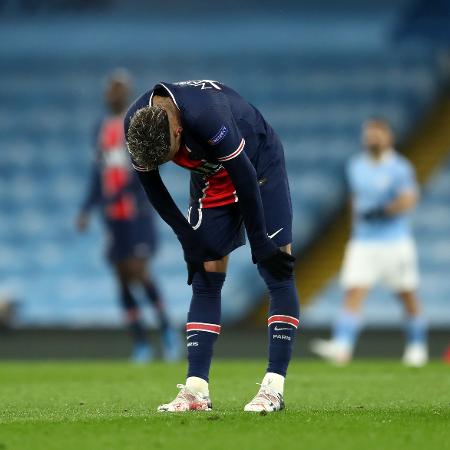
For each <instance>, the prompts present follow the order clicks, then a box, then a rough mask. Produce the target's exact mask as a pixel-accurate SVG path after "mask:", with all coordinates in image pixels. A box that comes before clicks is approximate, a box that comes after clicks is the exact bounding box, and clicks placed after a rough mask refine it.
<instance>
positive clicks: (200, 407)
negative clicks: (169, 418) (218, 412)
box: [157, 384, 212, 412]
mask: <svg viewBox="0 0 450 450" xmlns="http://www.w3.org/2000/svg"><path fill="white" fill-rule="evenodd" d="M177 388H178V389H180V392H178V395H177V396H176V397H175V399H174V400H172V401H171V402H170V403H166V404H164V405H159V406H158V409H157V411H159V412H186V411H211V410H212V404H211V400H210V398H209V397H208V396H205V395H202V394H199V393H195V392H193V391H191V390H189V389H188V388H187V387H186V386H185V385H184V384H177Z"/></svg>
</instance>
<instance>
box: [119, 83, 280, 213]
mask: <svg viewBox="0 0 450 450" xmlns="http://www.w3.org/2000/svg"><path fill="white" fill-rule="evenodd" d="M153 95H165V96H170V97H171V98H172V100H173V101H174V103H175V105H176V106H177V107H178V109H179V111H180V116H181V123H182V126H183V134H182V146H181V148H180V150H179V152H178V153H177V154H176V156H175V158H174V159H173V162H174V163H176V164H178V165H180V166H182V167H184V168H186V169H188V170H190V171H191V172H192V179H191V203H192V205H191V206H195V203H198V207H199V208H214V207H218V206H224V205H227V204H230V203H234V202H236V201H238V196H237V195H236V192H235V188H234V186H233V183H232V181H231V179H230V177H229V175H228V174H227V173H226V170H225V169H224V166H223V163H224V162H226V161H229V160H231V159H233V158H236V157H237V156H238V155H239V154H240V153H241V152H242V151H245V153H246V155H247V156H248V157H249V159H250V161H251V163H252V165H253V166H254V167H255V169H256V172H257V174H258V176H262V174H263V173H264V171H265V170H266V169H267V167H269V166H270V165H271V164H272V163H274V161H276V160H277V159H278V158H279V157H280V154H279V152H278V151H277V150H278V148H279V146H278V145H273V144H274V141H277V140H278V138H277V136H276V134H275V133H274V131H273V130H272V128H271V127H270V125H269V124H268V123H267V122H266V121H265V120H264V118H263V116H262V115H261V113H260V112H259V111H258V110H257V109H256V108H255V107H254V106H253V105H251V104H250V103H248V102H247V101H246V100H244V99H243V98H242V97H241V96H240V95H239V94H238V93H237V92H236V91H234V90H233V89H231V88H229V87H228V86H225V85H224V84H222V83H219V82H217V81H211V80H202V81H181V82H178V83H165V82H161V83H158V84H157V85H156V86H155V87H154V88H153V89H152V90H150V91H148V92H146V93H144V94H143V95H142V96H141V97H140V98H139V99H138V100H137V101H136V102H135V103H134V104H133V105H132V106H131V108H130V109H129V111H128V114H127V117H126V119H125V131H127V130H128V126H129V122H130V120H131V117H132V116H133V115H134V114H135V112H136V111H137V110H138V109H140V108H143V107H145V106H147V105H150V104H151V101H152V97H153ZM271 150H273V151H271ZM135 168H136V169H137V170H141V171H142V170H145V169H144V168H142V167H139V166H136V165H135Z"/></svg>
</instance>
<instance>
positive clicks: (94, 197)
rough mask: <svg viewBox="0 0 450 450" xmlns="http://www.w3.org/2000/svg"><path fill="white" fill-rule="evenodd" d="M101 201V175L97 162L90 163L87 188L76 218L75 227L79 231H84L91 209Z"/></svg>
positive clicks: (87, 224)
mask: <svg viewBox="0 0 450 450" xmlns="http://www.w3.org/2000/svg"><path fill="white" fill-rule="evenodd" d="M101 201H102V189H101V176H100V168H99V166H98V162H97V161H94V162H93V163H92V168H91V175H90V180H89V185H88V189H87V191H86V195H85V197H84V200H83V202H82V203H81V208H80V212H79V214H78V217H77V220H76V227H77V229H78V230H79V231H85V230H86V229H87V228H88V226H89V215H90V213H91V211H92V210H93V209H94V208H95V207H97V206H99V205H100V203H101Z"/></svg>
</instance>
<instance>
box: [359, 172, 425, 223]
mask: <svg viewBox="0 0 450 450" xmlns="http://www.w3.org/2000/svg"><path fill="white" fill-rule="evenodd" d="M395 177H396V178H395V183H394V198H393V200H391V201H390V202H388V203H386V204H384V205H380V207H379V208H376V209H374V210H373V211H369V213H366V218H368V219H369V220H370V219H372V218H379V219H384V218H388V217H390V216H396V215H398V214H404V213H406V212H408V211H410V210H412V209H413V208H414V207H415V206H416V204H417V202H418V200H419V188H418V186H417V181H416V177H415V173H414V169H413V167H412V165H411V164H409V163H405V164H404V165H402V166H401V167H400V168H399V170H398V173H397V174H396V175H395Z"/></svg>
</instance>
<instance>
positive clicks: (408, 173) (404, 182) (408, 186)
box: [394, 161, 418, 195]
mask: <svg viewBox="0 0 450 450" xmlns="http://www.w3.org/2000/svg"><path fill="white" fill-rule="evenodd" d="M394 189H395V193H396V195H400V194H403V193H405V192H416V191H417V189H418V186H417V180H416V174H415V171H414V168H413V166H412V164H411V163H410V162H409V161H405V162H404V163H403V164H402V165H400V166H399V171H398V173H397V176H396V178H395V183H394Z"/></svg>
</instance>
